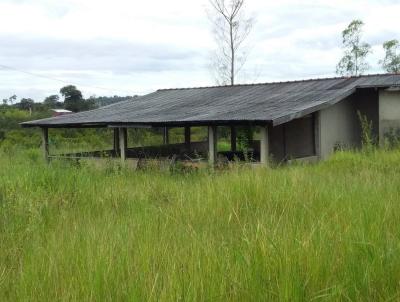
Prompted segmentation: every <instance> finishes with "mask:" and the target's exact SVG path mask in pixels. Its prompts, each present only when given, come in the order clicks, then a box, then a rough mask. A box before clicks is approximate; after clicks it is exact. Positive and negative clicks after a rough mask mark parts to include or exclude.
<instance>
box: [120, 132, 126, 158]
mask: <svg viewBox="0 0 400 302" xmlns="http://www.w3.org/2000/svg"><path fill="white" fill-rule="evenodd" d="M126 142H127V131H126V128H119V149H120V151H121V161H122V163H124V162H125V160H126Z"/></svg>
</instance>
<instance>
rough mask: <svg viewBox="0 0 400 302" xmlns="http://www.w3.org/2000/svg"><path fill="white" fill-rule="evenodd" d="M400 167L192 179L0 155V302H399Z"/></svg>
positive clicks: (357, 162)
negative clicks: (48, 164) (50, 163)
mask: <svg viewBox="0 0 400 302" xmlns="http://www.w3.org/2000/svg"><path fill="white" fill-rule="evenodd" d="M399 163H400V151H387V152H383V151H373V152H371V153H369V154H361V153H360V154H355V153H345V152H343V153H337V154H336V155H335V156H334V157H333V158H332V159H331V160H329V161H327V162H324V163H320V164H318V165H313V166H291V167H282V168H276V169H257V170H252V169H250V168H246V167H241V166H237V167H234V168H232V169H231V170H229V171H215V172H207V171H200V172H196V173H191V174H186V175H185V174H179V173H172V174H171V173H169V172H159V171H158V172H157V171H138V172H131V171H124V170H122V171H121V170H120V171H118V170H113V169H111V168H105V169H102V170H98V169H93V168H90V167H85V166H83V167H82V166H81V167H77V166H72V165H68V164H66V163H62V162H53V164H52V165H50V166H45V165H44V164H42V163H41V162H40V160H38V159H37V154H36V152H35V151H30V152H28V153H27V154H25V155H13V156H12V157H10V156H8V155H7V156H6V155H0V301H78V300H79V301H340V300H342V301H399V300H400V283H399V282H400V166H399Z"/></svg>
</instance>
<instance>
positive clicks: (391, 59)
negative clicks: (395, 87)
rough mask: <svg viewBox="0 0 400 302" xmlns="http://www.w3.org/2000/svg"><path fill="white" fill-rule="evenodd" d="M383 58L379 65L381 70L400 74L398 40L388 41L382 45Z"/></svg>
mask: <svg viewBox="0 0 400 302" xmlns="http://www.w3.org/2000/svg"><path fill="white" fill-rule="evenodd" d="M383 49H384V50H385V58H384V59H383V60H382V61H380V62H379V63H380V64H381V65H382V67H383V69H384V70H385V71H387V72H391V73H399V72H400V43H399V41H398V40H390V41H386V42H385V43H383Z"/></svg>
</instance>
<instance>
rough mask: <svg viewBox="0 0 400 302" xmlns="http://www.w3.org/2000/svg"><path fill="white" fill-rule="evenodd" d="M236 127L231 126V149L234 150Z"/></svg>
mask: <svg viewBox="0 0 400 302" xmlns="http://www.w3.org/2000/svg"><path fill="white" fill-rule="evenodd" d="M236 135H237V133H236V127H235V126H231V151H232V152H236Z"/></svg>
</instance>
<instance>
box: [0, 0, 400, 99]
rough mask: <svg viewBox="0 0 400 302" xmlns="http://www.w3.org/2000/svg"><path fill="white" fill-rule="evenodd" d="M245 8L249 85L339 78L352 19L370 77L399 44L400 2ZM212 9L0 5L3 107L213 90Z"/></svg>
mask: <svg viewBox="0 0 400 302" xmlns="http://www.w3.org/2000/svg"><path fill="white" fill-rule="evenodd" d="M246 2H247V6H246V11H247V12H248V14H249V15H251V16H254V18H255V19H256V24H255V26H254V29H253V32H252V34H251V36H250V38H249V47H250V48H251V52H250V55H249V58H248V62H247V65H246V67H245V70H244V73H243V74H242V76H241V77H240V79H239V81H240V82H243V83H249V82H267V81H277V80H291V79H302V78H315V77H325V76H332V75H334V73H335V66H336V64H337V62H338V60H339V59H340V56H341V53H342V50H341V35H340V33H341V31H342V30H343V29H344V28H345V27H346V26H347V25H348V23H349V22H350V21H351V20H353V19H355V18H360V19H362V20H363V21H364V22H365V23H366V26H365V35H364V37H365V40H366V41H367V42H369V43H370V44H371V45H372V46H373V54H372V55H371V56H370V57H369V62H370V64H371V67H372V68H371V69H370V71H369V73H377V72H382V71H381V69H380V67H379V65H378V63H377V62H378V61H379V59H380V58H382V56H383V51H382V43H383V42H384V41H386V40H388V39H395V38H396V39H400V21H399V20H400V19H399V12H400V1H399V0H380V1H378V0H369V1H367V0H363V1H361V0H359V1H350V0H304V1H298V0H280V1H268V0H247V1H246ZM207 4H208V2H207V0H168V1H165V0H146V1H142V0H141V1H139V0H112V1H109V0H105V1H103V0H0V45H1V46H0V65H1V66H8V67H11V68H14V69H16V70H10V69H6V68H4V67H1V66H0V99H3V98H6V97H7V98H8V97H9V96H11V95H12V94H16V95H17V96H18V97H19V98H21V97H31V98H34V99H35V101H42V100H43V98H44V97H45V96H48V95H51V94H56V93H57V92H58V91H59V89H60V88H61V87H62V86H64V85H65V84H66V83H71V84H75V85H77V86H78V88H79V89H80V90H81V91H82V92H83V93H84V95H85V96H86V97H89V96H90V95H97V96H100V95H133V94H144V93H148V92H151V91H153V90H156V89H159V88H171V87H187V86H204V85H213V84H215V83H214V79H213V77H212V74H211V72H210V68H209V65H210V56H211V53H212V51H213V49H214V47H215V45H214V41H213V36H212V34H211V29H210V23H209V21H208V19H207V15H206V13H205V10H206V7H207ZM17 70H18V71H17ZM23 72H25V73H23ZM29 73H33V74H35V75H40V76H42V77H38V76H36V77H35V76H33V75H31V74H29ZM48 78H55V79H59V80H61V81H62V82H58V81H56V80H50V79H48Z"/></svg>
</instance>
